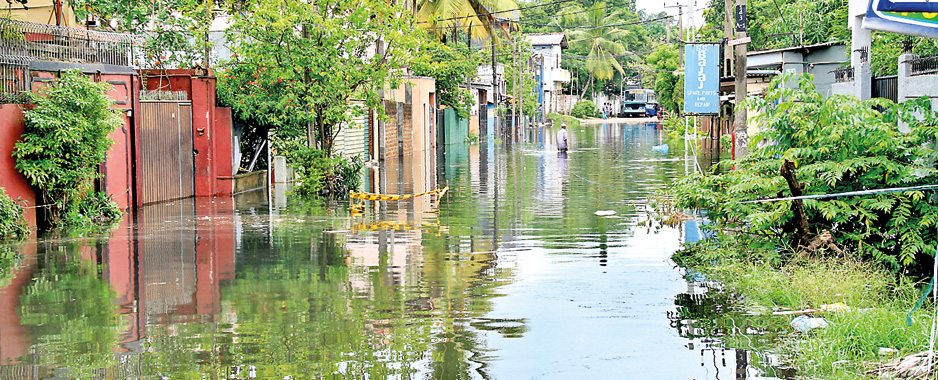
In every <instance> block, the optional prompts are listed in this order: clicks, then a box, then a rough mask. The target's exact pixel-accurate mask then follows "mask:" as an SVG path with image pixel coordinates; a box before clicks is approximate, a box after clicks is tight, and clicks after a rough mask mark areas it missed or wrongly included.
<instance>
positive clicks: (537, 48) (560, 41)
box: [525, 33, 570, 116]
mask: <svg viewBox="0 0 938 380" xmlns="http://www.w3.org/2000/svg"><path fill="white" fill-rule="evenodd" d="M525 38H527V40H528V42H530V43H531V46H532V47H533V49H534V57H533V58H534V61H535V62H536V67H537V72H535V76H537V77H538V79H539V80H538V87H540V89H539V92H538V102H539V103H540V104H541V110H542V111H541V112H542V116H544V115H547V114H550V113H551V112H554V110H556V109H557V108H558V105H557V99H559V97H558V96H557V95H559V94H560V86H561V83H569V82H570V72H569V71H567V70H565V69H562V68H561V67H560V62H561V58H562V55H563V50H565V49H567V36H566V35H565V34H563V33H536V34H526V35H525Z"/></svg>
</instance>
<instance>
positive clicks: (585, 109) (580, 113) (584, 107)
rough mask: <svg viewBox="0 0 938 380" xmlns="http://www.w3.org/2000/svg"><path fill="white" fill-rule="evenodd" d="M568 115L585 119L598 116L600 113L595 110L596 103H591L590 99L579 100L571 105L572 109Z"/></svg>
mask: <svg viewBox="0 0 938 380" xmlns="http://www.w3.org/2000/svg"><path fill="white" fill-rule="evenodd" d="M570 116H573V117H575V118H577V119H586V118H590V117H599V116H600V115H599V113H598V112H596V103H593V101H592V100H581V101H579V102H576V104H574V105H573V109H572V110H570Z"/></svg>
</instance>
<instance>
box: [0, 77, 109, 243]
mask: <svg viewBox="0 0 938 380" xmlns="http://www.w3.org/2000/svg"><path fill="white" fill-rule="evenodd" d="M110 87H111V86H110V85H109V84H107V83H95V82H93V81H92V80H91V79H89V78H88V77H86V76H85V75H83V74H81V73H79V72H74V71H72V72H64V73H62V75H61V76H60V77H59V78H58V79H57V80H56V81H55V82H53V83H52V84H50V85H48V86H44V87H42V88H41V89H40V90H39V93H37V94H32V100H33V102H34V103H35V105H36V107H35V108H33V109H32V110H29V111H26V112H25V116H26V132H25V133H24V134H23V139H22V140H21V141H19V142H17V143H16V150H15V151H14V152H13V157H15V158H16V169H17V170H19V171H20V172H21V173H23V175H25V176H26V178H27V179H28V180H29V181H30V183H32V184H33V185H34V186H36V187H38V188H39V189H40V190H41V191H42V196H43V199H44V200H45V203H47V204H49V205H50V207H49V212H50V216H51V218H50V219H51V220H50V222H51V224H52V225H56V224H58V223H60V222H61V218H62V217H63V216H64V215H65V214H69V213H71V212H73V210H74V209H75V208H78V207H80V205H81V204H82V202H83V200H84V199H85V198H86V197H88V196H89V193H90V192H91V190H92V185H93V184H94V180H95V179H97V178H101V173H99V172H98V166H99V165H100V164H101V163H103V162H104V161H105V159H107V151H108V149H109V148H110V146H111V144H112V143H113V141H112V140H111V138H110V137H108V135H109V134H110V133H111V132H112V131H114V129H116V128H117V127H119V126H121V125H122V124H123V120H122V117H121V115H120V112H119V111H116V110H111V109H110V107H111V106H112V105H113V103H114V102H113V100H111V99H110V98H109V97H108V96H107V92H108V90H109V89H110Z"/></svg>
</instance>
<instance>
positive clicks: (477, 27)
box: [415, 0, 520, 39]
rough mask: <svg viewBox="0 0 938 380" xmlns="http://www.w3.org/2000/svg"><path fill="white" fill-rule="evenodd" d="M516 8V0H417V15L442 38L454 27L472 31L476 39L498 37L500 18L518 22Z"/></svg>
mask: <svg viewBox="0 0 938 380" xmlns="http://www.w3.org/2000/svg"><path fill="white" fill-rule="evenodd" d="M517 8H518V5H517V4H515V2H514V1H513V0H417V12H416V13H415V16H416V18H417V20H418V21H419V22H421V23H422V24H423V25H424V26H425V27H427V28H428V29H430V30H431V31H432V32H433V34H435V35H436V36H437V37H439V38H441V39H444V38H445V37H444V36H445V35H446V32H447V31H448V30H453V29H455V28H462V29H465V30H466V31H467V32H469V31H470V29H471V33H472V36H473V37H477V38H496V31H497V30H498V29H499V25H498V20H497V19H506V18H508V19H512V20H517V19H518V16H519V15H520V12H519V11H518V10H516V9H517ZM509 10H512V11H510V12H507V11H509ZM496 12H500V13H496Z"/></svg>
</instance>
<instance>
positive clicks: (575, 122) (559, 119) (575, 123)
mask: <svg viewBox="0 0 938 380" xmlns="http://www.w3.org/2000/svg"><path fill="white" fill-rule="evenodd" d="M547 118H548V119H550V120H552V121H553V122H554V125H555V126H557V125H560V123H567V126H569V127H570V128H577V127H579V126H580V119H577V118H575V117H573V116H568V115H561V114H558V113H552V114H550V115H547Z"/></svg>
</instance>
